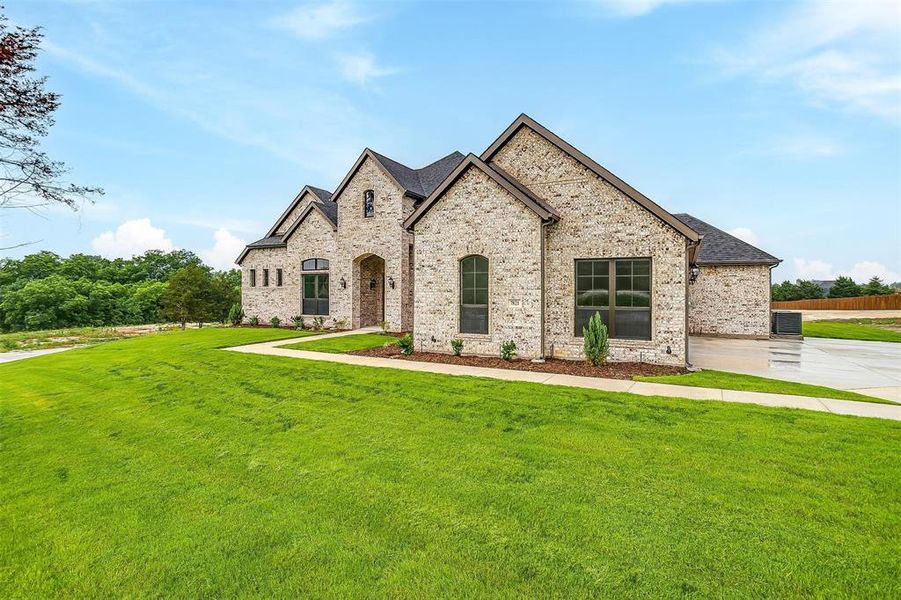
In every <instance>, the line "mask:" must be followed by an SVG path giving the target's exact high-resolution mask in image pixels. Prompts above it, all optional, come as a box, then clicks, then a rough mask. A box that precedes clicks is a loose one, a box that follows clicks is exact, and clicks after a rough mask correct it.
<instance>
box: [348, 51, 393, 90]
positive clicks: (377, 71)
mask: <svg viewBox="0 0 901 600" xmlns="http://www.w3.org/2000/svg"><path fill="white" fill-rule="evenodd" d="M337 58H338V65H339V66H340V67H341V76H342V77H344V79H346V80H347V81H350V82H351V83H356V84H357V85H359V86H362V87H366V86H367V85H368V84H369V83H370V82H372V81H374V80H376V79H380V78H382V77H387V76H388V75H394V74H396V73H398V72H399V69H397V68H395V67H384V66H381V65H379V64H378V63H377V62H376V59H375V56H373V55H372V53H370V52H367V51H361V52H357V53H354V54H340V55H338V57H337Z"/></svg>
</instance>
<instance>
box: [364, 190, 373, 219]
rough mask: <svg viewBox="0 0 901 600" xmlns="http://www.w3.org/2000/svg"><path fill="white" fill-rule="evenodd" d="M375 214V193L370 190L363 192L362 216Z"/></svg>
mask: <svg viewBox="0 0 901 600" xmlns="http://www.w3.org/2000/svg"><path fill="white" fill-rule="evenodd" d="M374 215H375V193H374V192H373V191H372V190H366V191H365V192H363V216H364V217H371V216H374Z"/></svg>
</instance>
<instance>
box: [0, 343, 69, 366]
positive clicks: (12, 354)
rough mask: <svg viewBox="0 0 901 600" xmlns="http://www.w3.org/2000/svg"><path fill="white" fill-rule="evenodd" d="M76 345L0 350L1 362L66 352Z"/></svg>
mask: <svg viewBox="0 0 901 600" xmlns="http://www.w3.org/2000/svg"><path fill="white" fill-rule="evenodd" d="M72 348H75V346H67V347H65V348H47V349H44V350H11V351H9V352H0V364H2V363H8V362H13V361H16V360H25V359H26V358H34V357H35V356H43V355H45V354H56V353H57V352H65V351H66V350H71V349H72Z"/></svg>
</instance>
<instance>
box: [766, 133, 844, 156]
mask: <svg viewBox="0 0 901 600" xmlns="http://www.w3.org/2000/svg"><path fill="white" fill-rule="evenodd" d="M841 151H842V150H841V147H840V146H839V144H838V142H836V141H834V140H832V139H830V138H828V137H824V136H821V135H814V134H801V135H795V136H788V137H783V138H780V139H777V140H776V141H775V142H774V143H773V144H772V145H771V146H770V147H769V150H768V153H769V154H772V155H773V156H776V157H777V158H788V159H792V160H799V161H808V160H816V159H820V158H830V157H833V156H837V155H839V154H841Z"/></svg>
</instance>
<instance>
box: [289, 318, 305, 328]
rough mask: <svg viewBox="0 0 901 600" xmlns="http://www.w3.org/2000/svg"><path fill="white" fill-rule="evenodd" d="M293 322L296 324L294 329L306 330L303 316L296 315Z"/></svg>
mask: <svg viewBox="0 0 901 600" xmlns="http://www.w3.org/2000/svg"><path fill="white" fill-rule="evenodd" d="M291 322H292V323H294V329H303V328H304V322H303V316H301V315H294V316H293V317H291Z"/></svg>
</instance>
